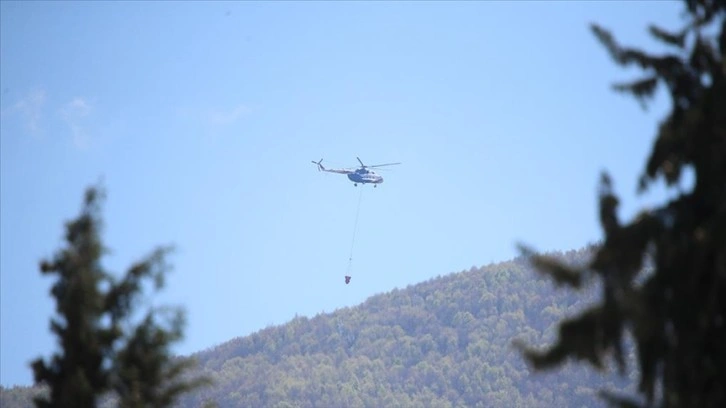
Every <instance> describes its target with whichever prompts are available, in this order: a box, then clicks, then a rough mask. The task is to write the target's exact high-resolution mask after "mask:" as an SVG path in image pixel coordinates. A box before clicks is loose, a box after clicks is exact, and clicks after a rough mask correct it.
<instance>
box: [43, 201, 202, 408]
mask: <svg viewBox="0 0 726 408" xmlns="http://www.w3.org/2000/svg"><path fill="white" fill-rule="evenodd" d="M103 198H104V191H103V189H101V188H99V187H93V188H89V189H88V190H87V192H86V195H85V201H84V205H83V208H82V211H81V214H80V215H79V216H78V218H76V219H74V220H72V221H70V222H68V223H67V224H66V234H65V240H66V246H65V248H63V249H61V250H59V251H58V252H57V253H56V254H55V256H54V257H53V259H52V260H44V261H42V262H41V264H40V270H41V271H42V273H43V274H48V275H55V276H56V281H55V283H54V284H53V286H52V288H51V295H52V296H53V298H54V299H55V303H56V312H57V316H56V317H54V318H52V319H51V324H50V329H51V331H52V332H53V333H54V334H55V335H56V336H57V338H58V342H59V345H60V351H58V352H57V353H55V354H54V355H53V356H52V358H51V359H50V360H49V361H45V360H43V359H41V358H39V359H37V360H35V361H34V362H33V363H32V368H33V372H34V377H35V381H36V383H39V384H43V385H47V386H48V388H49V393H48V395H47V396H46V395H41V396H39V397H37V398H36V399H35V404H36V406H37V407H96V406H97V403H98V401H99V398H101V397H102V396H104V395H108V394H109V393H111V394H114V398H117V399H118V401H119V403H120V406H123V407H146V406H154V407H165V406H170V405H171V404H172V403H173V402H174V401H175V400H176V399H177V398H178V397H179V396H180V395H181V394H182V393H184V392H186V391H189V390H191V389H193V388H196V387H197V386H201V385H202V384H204V383H205V380H204V379H203V378H195V379H192V378H184V376H183V374H184V373H185V371H186V370H187V369H188V368H190V367H191V365H192V363H193V361H192V360H190V359H184V358H175V357H173V356H172V355H171V354H170V350H169V347H170V345H171V344H173V343H174V342H176V341H178V340H179V339H181V337H182V335H183V325H184V312H183V311H182V310H181V309H172V310H170V312H171V314H170V315H169V316H166V315H165V314H164V313H162V312H163V311H160V310H157V309H150V310H148V311H147V312H146V314H145V317H144V318H143V319H142V321H141V322H140V323H136V324H135V323H134V322H133V321H132V318H133V316H134V314H135V313H136V311H137V310H136V304H137V301H138V297H139V296H140V295H141V294H142V291H143V288H144V283H145V281H147V280H151V281H152V282H153V284H154V288H155V289H161V288H162V287H163V284H164V277H165V274H166V272H167V270H168V264H167V263H166V262H165V259H166V255H167V254H168V252H169V251H170V250H171V248H170V247H161V248H158V249H156V250H154V251H153V252H152V253H151V255H149V256H147V257H145V258H144V259H142V260H141V261H139V262H137V263H135V264H134V265H132V266H131V267H130V268H129V270H128V272H126V274H125V275H124V276H123V278H121V279H120V280H119V279H116V278H115V277H114V275H113V274H111V273H109V272H108V271H106V270H105V269H104V268H103V266H102V264H101V258H102V255H103V254H104V253H105V252H106V249H105V248H104V246H103V243H102V240H101V235H100V230H101V227H102V223H101V200H102V199H103Z"/></svg>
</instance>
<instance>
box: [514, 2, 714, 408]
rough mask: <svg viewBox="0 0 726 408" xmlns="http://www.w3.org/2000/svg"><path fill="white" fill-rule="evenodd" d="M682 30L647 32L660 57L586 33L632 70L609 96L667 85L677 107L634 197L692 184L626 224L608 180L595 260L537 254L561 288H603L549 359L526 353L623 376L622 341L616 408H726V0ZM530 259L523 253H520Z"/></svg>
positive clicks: (689, 12) (542, 363)
mask: <svg viewBox="0 0 726 408" xmlns="http://www.w3.org/2000/svg"><path fill="white" fill-rule="evenodd" d="M685 8H686V16H687V21H686V23H685V25H684V26H683V27H681V28H680V29H678V30H676V31H669V30H666V29H663V28H661V27H658V26H655V25H651V26H650V27H649V31H650V33H651V34H652V35H653V36H654V37H655V38H656V39H657V40H659V41H660V42H662V43H663V44H665V45H666V46H667V47H668V48H669V49H670V50H671V51H670V52H668V53H666V54H663V55H655V54H651V53H647V52H645V51H643V50H638V49H634V48H628V47H623V46H621V45H620V44H618V43H617V42H616V40H615V39H614V37H613V35H612V34H611V33H610V32H609V31H608V30H606V29H605V28H603V27H600V26H598V25H595V24H593V25H592V31H593V33H594V34H595V36H596V37H597V38H598V39H599V40H600V42H601V43H602V44H603V45H604V47H605V48H606V50H607V52H608V53H609V54H610V56H611V57H612V58H613V60H614V61H615V62H616V63H618V64H619V65H623V66H627V65H632V64H635V65H637V66H639V67H640V68H642V69H643V70H644V71H646V75H645V77H644V78H641V79H638V80H636V81H633V82H628V83H619V84H615V85H614V89H615V90H617V91H620V92H624V93H626V94H630V95H633V96H634V97H635V98H637V99H638V100H639V101H640V102H642V103H644V104H647V102H648V101H649V100H650V99H652V97H653V96H654V94H655V92H656V90H657V89H658V85H665V89H666V90H667V92H668V93H669V94H670V98H671V102H672V109H671V112H670V113H669V114H668V116H667V117H666V118H665V119H664V120H663V121H662V123H661V124H660V126H659V129H658V134H657V137H656V139H655V142H654V145H653V148H652V151H651V153H650V156H649V157H648V159H647V161H646V165H645V170H644V173H643V175H642V177H641V179H640V187H639V192H643V191H646V190H647V188H648V187H650V186H651V185H652V184H653V183H655V182H657V181H658V180H660V179H663V180H665V182H666V185H667V186H669V187H670V188H672V189H673V188H676V187H680V181H681V179H682V177H683V173H684V170H685V169H691V170H692V173H693V175H694V178H695V183H694V185H693V188H692V190H691V191H683V189H682V188H678V194H677V196H676V197H675V198H673V199H670V200H668V201H667V202H666V203H664V204H663V205H662V206H660V207H658V208H654V209H649V210H643V211H642V212H641V213H640V214H639V215H638V216H637V217H636V218H635V219H634V220H632V221H631V222H629V223H623V222H622V221H621V220H619V218H618V216H617V208H618V197H617V196H616V195H615V194H614V192H613V189H612V181H611V180H610V177H609V176H608V175H607V173H605V174H603V176H602V180H601V185H600V186H601V187H600V214H599V216H600V222H601V225H602V228H603V231H604V235H605V237H604V240H603V242H602V244H601V245H600V246H599V248H598V250H597V252H596V254H595V256H594V258H593V260H592V261H591V262H589V263H588V264H587V265H585V266H584V267H572V266H570V265H567V264H564V263H562V262H557V261H554V260H552V259H548V258H547V257H543V256H534V257H533V258H532V260H533V262H534V263H535V265H537V266H538V267H539V270H540V271H541V272H544V273H546V274H548V275H550V276H551V277H553V278H554V280H555V281H556V282H558V283H559V284H563V285H566V286H569V287H573V288H580V287H581V286H583V285H584V284H585V283H586V282H591V281H592V280H591V279H589V278H594V280H597V281H598V282H599V283H601V287H602V298H601V301H600V303H598V304H595V305H594V306H592V307H590V308H589V309H587V310H585V311H583V312H582V313H581V314H580V315H578V316H576V317H574V318H570V319H565V320H563V321H562V322H561V323H560V325H559V338H558V340H557V342H556V343H555V344H553V345H552V346H551V347H549V348H548V349H546V350H539V351H538V350H534V349H531V348H528V347H524V355H525V357H526V359H527V360H528V361H529V362H530V363H532V364H533V365H534V367H536V368H539V369H546V368H553V367H556V366H558V365H560V364H562V363H563V362H564V361H565V360H566V359H569V358H575V359H578V360H584V361H587V362H589V363H592V364H593V365H595V366H596V367H604V366H605V358H606V357H607V356H612V357H614V358H615V361H616V362H617V363H618V365H619V366H620V368H621V369H622V368H623V367H624V366H625V358H624V351H623V347H622V344H623V343H622V342H623V339H624V338H625V335H626V333H627V334H629V335H632V337H633V338H634V340H635V343H636V346H637V355H638V360H637V364H638V371H639V373H640V381H639V388H638V390H639V393H638V394H639V395H640V397H641V398H626V397H623V396H615V395H610V394H607V393H603V396H604V397H605V398H606V399H608V400H609V401H612V402H614V403H618V404H620V405H622V406H637V405H638V403H639V401H638V400H640V401H642V400H645V402H647V403H648V404H654V405H659V406H662V407H723V406H726V388H724V384H726V322H725V321H724V317H726V316H724V312H725V311H726V305H725V304H724V302H726V60H725V59H724V55H726V29H725V28H726V18H725V15H726V2H723V1H718V0H686V1H685ZM525 251H528V250H527V249H525Z"/></svg>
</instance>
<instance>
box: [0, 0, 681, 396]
mask: <svg viewBox="0 0 726 408" xmlns="http://www.w3.org/2000/svg"><path fill="white" fill-rule="evenodd" d="M680 11H681V2H665V1H659V2H651V1H641V2H625V1H622V2H616V1H601V2H595V1H590V2H577V3H575V2H544V1H542V2H457V3H454V2H340V3H338V2H336V3H333V2H259V3H257V2H239V3H237V2H219V3H215V2H178V3H175V2H158V3H152V2H78V3H68V2H52V3H48V2H9V1H3V2H2V3H0V31H1V32H0V34H1V35H0V61H1V62H0V63H1V64H2V66H1V69H0V76H1V77H0V79H1V82H2V83H1V86H0V94H1V101H0V102H1V104H0V109H1V114H2V117H1V119H2V120H1V129H0V131H1V139H0V140H1V146H0V148H1V150H0V155H1V156H0V159H1V160H0V170H1V179H0V216H1V222H0V284H1V285H0V295H1V296H0V329H1V331H0V333H1V336H2V338H1V339H0V348H1V350H0V382H1V383H2V385H4V386H11V385H13V384H23V385H27V384H30V383H31V382H32V375H31V370H30V368H29V362H30V361H31V360H32V359H34V358H36V357H39V356H44V357H47V356H49V355H50V353H51V352H52V351H53V350H54V349H55V339H54V338H53V337H52V336H51V334H50V332H49V330H48V324H49V318H50V317H51V314H52V313H53V308H54V305H53V303H52V302H51V299H50V297H49V293H48V290H49V287H50V285H51V283H52V279H51V278H46V277H42V276H41V275H40V273H39V271H38V268H37V265H38V261H39V260H40V259H42V258H44V257H48V256H51V255H52V254H53V253H54V252H55V251H56V250H57V249H58V248H60V245H61V244H62V240H61V238H62V234H63V223H64V222H65V221H66V220H68V219H71V218H72V217H75V216H76V215H77V213H78V210H79V209H80V204H81V199H82V194H83V191H84V189H85V188H86V187H88V186H89V185H91V184H93V183H95V182H97V181H98V180H100V179H101V178H102V179H103V185H104V186H105V187H106V189H107V193H108V197H107V200H106V202H105V205H104V210H103V215H104V221H105V230H104V235H103V237H104V240H105V244H106V245H107V246H108V247H110V248H111V249H112V251H113V252H112V253H111V254H110V255H109V256H108V258H107V259H106V260H105V265H106V266H107V267H108V268H109V269H110V270H112V271H115V272H117V273H121V272H123V271H125V268H126V267H128V266H129V265H130V264H131V263H132V262H134V261H135V260H137V259H139V258H140V257H142V256H144V255H146V254H148V253H149V252H150V251H151V250H152V249H153V248H154V247H156V246H157V245H163V244H175V245H176V247H177V252H176V253H174V254H173V255H172V256H171V257H170V258H169V260H170V261H171V263H172V264H173V265H174V270H173V271H172V272H171V275H170V277H169V282H168V285H167V287H166V289H165V291H164V292H162V293H161V294H160V295H159V296H157V297H153V298H148V299H146V300H145V303H144V304H145V305H148V304H151V303H154V304H157V303H158V304H175V305H176V304H179V305H183V306H184V307H185V309H186V311H187V315H188V319H189V324H188V326H187V330H186V338H185V340H184V341H183V343H181V344H179V345H178V346H177V347H176V348H175V350H176V351H177V352H179V353H185V354H186V353H191V352H195V351H199V350H203V349H206V348H209V347H213V346H215V345H217V344H220V343H222V342H225V341H227V340H230V339H232V338H234V337H237V336H243V335H246V334H249V333H251V332H254V331H256V330H259V329H261V328H264V327H266V326H268V325H272V324H281V323H284V322H286V321H288V320H289V319H291V318H293V317H294V316H295V315H305V316H313V315H315V314H317V313H320V312H330V311H333V310H335V309H336V308H340V307H346V306H353V305H356V304H358V303H360V302H362V301H364V300H365V299H366V298H368V297H369V296H372V295H374V294H377V293H381V292H385V291H389V290H392V289H394V288H403V287H406V286H408V285H410V284H415V283H417V282H421V281H424V280H427V279H429V278H432V277H435V276H437V275H444V274H448V273H451V272H458V271H462V270H468V269H469V268H471V267H472V266H482V265H486V264H488V263H490V262H498V261H504V260H507V259H510V258H512V257H513V256H516V255H517V252H516V247H515V245H516V244H517V243H518V242H523V243H527V244H530V245H532V246H533V247H535V248H536V249H540V250H551V249H561V250H568V249H574V248H579V247H581V246H583V245H585V244H586V243H588V242H591V241H595V240H597V239H599V238H600V237H601V236H602V235H601V232H600V229H599V227H598V224H597V202H596V197H597V196H596V192H597V183H598V179H599V174H600V171H601V170H603V169H607V170H608V171H609V172H610V173H611V175H612V176H613V178H614V180H615V187H616V191H617V192H618V193H619V194H620V195H621V198H622V200H623V207H622V209H621V215H622V216H623V217H624V218H626V219H627V218H628V217H631V216H632V215H633V214H634V212H635V211H636V209H638V208H640V207H642V206H644V205H648V204H651V203H657V202H660V201H661V200H662V199H663V197H665V196H666V195H667V194H668V193H667V192H666V191H665V190H664V189H663V188H662V187H661V188H657V189H656V190H655V191H654V192H653V193H650V194H647V195H645V196H637V195H636V194H635V189H636V184H637V179H638V176H639V175H640V172H641V170H642V167H643V165H644V162H645V157H646V155H647V153H648V151H649V148H650V145H651V142H652V140H653V137H654V135H655V132H656V129H657V123H658V121H659V120H660V119H661V118H662V117H663V116H664V114H665V113H666V112H667V109H668V108H669V101H668V100H667V99H666V97H665V94H664V93H663V92H660V93H659V96H658V98H657V100H656V102H655V104H654V105H652V106H651V108H650V109H649V110H648V111H643V110H642V109H641V108H640V107H639V105H638V104H637V102H635V101H634V100H632V99H630V98H627V97H624V96H622V95H619V94H617V93H614V92H613V91H612V90H611V89H610V84H611V83H612V82H614V81H617V80H622V79H632V78H634V76H636V75H637V73H638V71H637V70H635V69H633V70H630V69H622V68H620V67H618V66H616V65H615V64H614V63H613V62H612V61H611V60H610V59H609V57H608V56H607V54H606V52H605V50H604V49H603V48H602V47H601V46H600V44H599V43H598V42H597V41H596V39H595V38H594V36H593V35H592V34H591V33H590V31H589V28H588V25H589V23H590V22H599V23H601V24H602V25H604V26H605V27H607V28H610V29H612V30H613V32H614V33H615V35H616V38H618V39H619V40H620V41H621V42H624V43H628V44H632V45H637V46H652V45H653V41H652V40H651V39H650V38H649V37H648V36H647V33H646V26H647V24H648V23H650V22H658V23H660V24H661V25H663V26H665V27H674V26H675V25H676V24H677V23H678V21H679V20H678V18H679V17H678V16H679V13H680ZM356 156H359V157H361V159H362V160H363V161H364V162H366V163H367V164H376V163H385V162H402V163H403V164H402V165H399V166H394V167H391V168H389V169H390V171H386V172H382V174H383V176H384V177H385V182H384V183H383V184H382V185H380V186H379V187H378V188H376V189H373V188H370V186H366V187H365V188H364V191H363V193H362V194H363V196H362V203H361V209H360V219H359V223H358V230H357V234H356V239H355V246H354V253H353V262H352V268H351V275H352V277H353V279H352V281H351V284H350V285H345V284H344V282H343V276H344V275H345V273H346V270H347V267H348V256H349V251H350V248H351V240H352V236H353V226H354V221H355V210H356V205H357V203H358V199H359V191H360V189H361V187H360V186H359V187H354V186H353V185H352V183H350V182H349V181H348V180H347V179H346V178H345V176H342V175H334V174H327V173H319V172H318V171H316V169H315V166H314V165H313V164H311V163H310V161H311V160H318V159H320V158H321V157H322V158H324V162H323V164H329V165H339V166H355V165H356V164H357V161H356V159H355V158H356Z"/></svg>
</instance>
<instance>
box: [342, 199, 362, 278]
mask: <svg viewBox="0 0 726 408" xmlns="http://www.w3.org/2000/svg"><path fill="white" fill-rule="evenodd" d="M361 201H363V188H362V187H361V189H360V195H359V196H358V208H356V210H355V224H354V225H353V240H352V241H351V243H350V256H349V257H348V270H347V271H346V275H350V267H351V264H352V263H353V247H354V246H355V233H356V231H357V230H358V215H359V214H360V203H361Z"/></svg>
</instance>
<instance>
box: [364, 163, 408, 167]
mask: <svg viewBox="0 0 726 408" xmlns="http://www.w3.org/2000/svg"><path fill="white" fill-rule="evenodd" d="M396 164H401V163H386V164H376V165H373V166H366V167H383V166H393V165H396Z"/></svg>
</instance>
